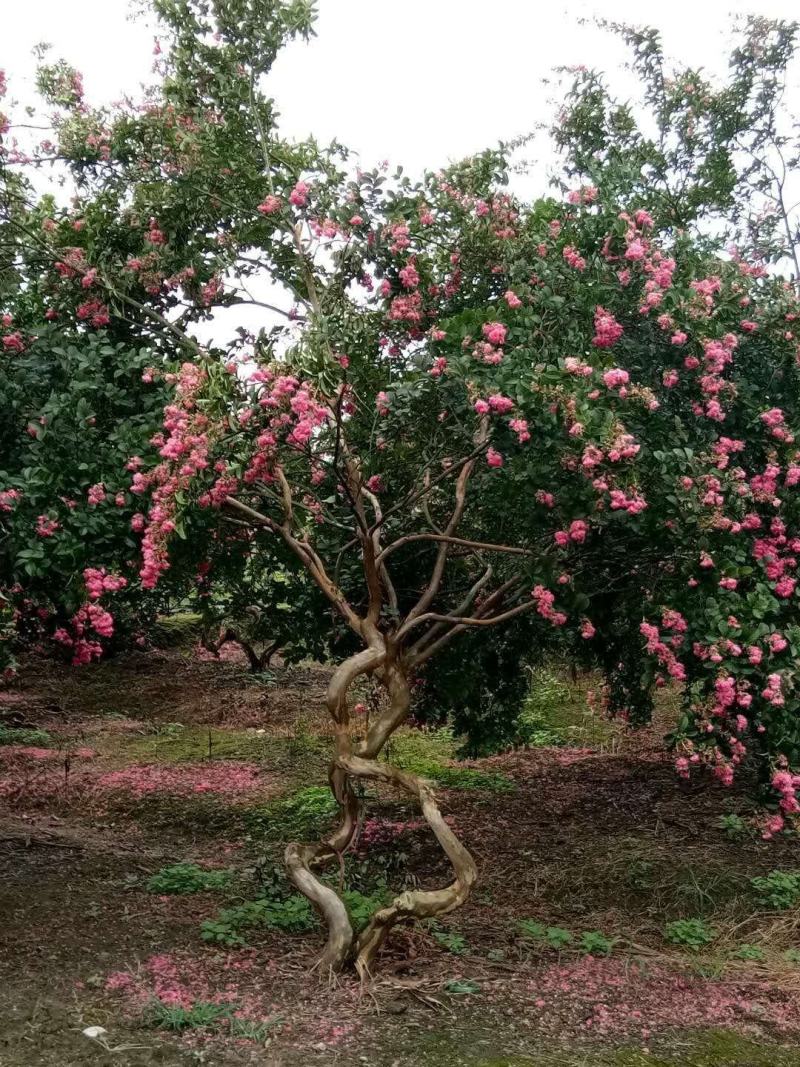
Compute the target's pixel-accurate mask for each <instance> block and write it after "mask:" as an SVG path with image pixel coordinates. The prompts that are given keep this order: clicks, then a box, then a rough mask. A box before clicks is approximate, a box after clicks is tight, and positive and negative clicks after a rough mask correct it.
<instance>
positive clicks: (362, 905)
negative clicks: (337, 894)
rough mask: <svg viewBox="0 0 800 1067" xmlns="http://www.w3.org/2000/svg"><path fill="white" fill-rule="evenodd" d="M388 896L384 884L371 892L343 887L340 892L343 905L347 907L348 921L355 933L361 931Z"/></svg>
mask: <svg viewBox="0 0 800 1067" xmlns="http://www.w3.org/2000/svg"><path fill="white" fill-rule="evenodd" d="M389 896H390V893H389V890H388V889H387V888H386V886H383V888H382V889H377V890H375V892H373V893H361V892H359V890H358V889H345V890H344V891H343V892H342V899H343V900H344V906H345V907H346V908H347V914H348V915H349V916H350V922H351V923H352V926H353V929H354V930H355V932H356V933H357V934H358V933H361V931H362V930H363V929H364V927H365V926H366V925H367V923H368V922H369V920H370V919H371V918H372V916H373V914H374V913H375V912H376V911H377V910H378V908H381V907H383V905H384V904H386V902H387V901H388V899H389Z"/></svg>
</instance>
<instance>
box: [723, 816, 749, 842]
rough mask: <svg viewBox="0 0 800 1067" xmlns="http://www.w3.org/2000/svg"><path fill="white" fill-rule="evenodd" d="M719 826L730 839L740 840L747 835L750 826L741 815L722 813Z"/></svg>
mask: <svg viewBox="0 0 800 1067" xmlns="http://www.w3.org/2000/svg"><path fill="white" fill-rule="evenodd" d="M717 827H718V828H719V829H720V830H722V832H723V833H724V834H725V836H726V837H727V838H728V840H729V841H739V840H741V838H743V837H747V835H748V833H749V827H748V825H747V823H746V822H745V821H744V819H743V818H742V817H741V815H720V817H719V818H718V819H717Z"/></svg>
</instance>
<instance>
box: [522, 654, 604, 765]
mask: <svg viewBox="0 0 800 1067" xmlns="http://www.w3.org/2000/svg"><path fill="white" fill-rule="evenodd" d="M530 673H531V683H530V689H529V691H528V696H527V699H526V701H525V706H524V707H523V709H522V711H521V712H520V714H519V716H518V718H517V722H516V732H517V740H518V743H519V744H520V745H523V746H525V747H527V748H541V747H549V746H554V745H555V746H561V745H574V746H576V747H579V748H584V747H586V748H600V747H602V746H604V745H606V744H608V743H609V741H611V740H612V739H613V738H614V736H615V732H616V731H615V729H614V727H613V725H612V724H611V723H610V722H608V721H607V720H606V719H603V718H601V717H600V716H599V715H597V714H596V713H595V712H593V711H592V710H591V709H590V708H589V707H588V705H587V703H586V690H585V689H584V688H583V687H582V686H579V685H577V684H575V683H573V682H571V681H569V682H568V681H567V680H566V677H565V675H564V673H563V671H561V670H555V669H553V668H549V667H537V668H536V669H535V670H532V671H531V672H530ZM588 680H590V679H588Z"/></svg>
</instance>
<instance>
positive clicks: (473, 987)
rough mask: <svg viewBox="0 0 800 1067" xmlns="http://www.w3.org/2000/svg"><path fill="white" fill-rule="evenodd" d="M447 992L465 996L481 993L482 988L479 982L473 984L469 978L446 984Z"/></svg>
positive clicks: (454, 980) (457, 979)
mask: <svg viewBox="0 0 800 1067" xmlns="http://www.w3.org/2000/svg"><path fill="white" fill-rule="evenodd" d="M444 988H445V992H447V993H456V994H457V995H460V996H464V995H465V994H468V993H480V991H481V987H480V986H479V985H478V983H477V982H471V981H470V980H469V979H468V978H456V979H453V980H452V981H451V982H447V983H446V984H445V987H444Z"/></svg>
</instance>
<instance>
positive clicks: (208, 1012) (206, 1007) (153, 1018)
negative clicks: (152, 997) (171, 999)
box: [144, 1000, 234, 1033]
mask: <svg viewBox="0 0 800 1067" xmlns="http://www.w3.org/2000/svg"><path fill="white" fill-rule="evenodd" d="M233 1010H234V1009H233V1007H232V1005H230V1004H210V1003H208V1002H207V1001H203V1000H198V1001H197V1003H196V1004H193V1005H192V1006H191V1008H179V1007H176V1006H175V1005H174V1004H164V1002H163V1001H161V1000H157V1001H156V1002H155V1003H154V1004H152V1005H151V1006H150V1007H149V1008H148V1009H147V1011H146V1013H145V1018H144V1022H145V1025H146V1026H151V1027H153V1029H155V1030H171V1031H172V1032H173V1033H181V1032H182V1031H183V1030H205V1029H208V1028H213V1029H218V1028H219V1027H220V1024H221V1023H222V1022H223V1021H226V1022H227V1020H228V1019H230V1017H231V1014H232V1013H233Z"/></svg>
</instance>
